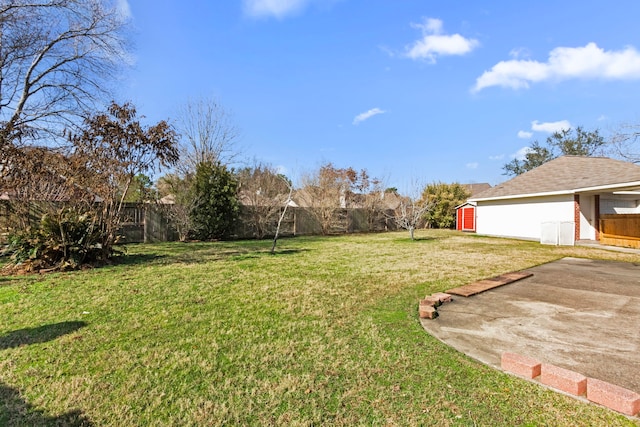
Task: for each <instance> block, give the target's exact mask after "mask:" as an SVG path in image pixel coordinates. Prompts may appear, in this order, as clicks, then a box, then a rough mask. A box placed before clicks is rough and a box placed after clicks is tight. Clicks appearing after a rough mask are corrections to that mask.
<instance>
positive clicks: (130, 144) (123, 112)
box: [70, 103, 178, 254]
mask: <svg viewBox="0 0 640 427" xmlns="http://www.w3.org/2000/svg"><path fill="white" fill-rule="evenodd" d="M70 140H71V143H72V145H73V152H72V154H71V158H72V159H73V161H74V162H75V163H76V164H77V165H78V170H79V171H82V172H83V174H82V175H81V176H79V178H80V180H81V181H79V182H77V185H82V186H86V187H87V188H90V189H91V191H92V192H93V193H94V194H95V195H96V196H97V198H99V199H100V201H101V203H100V204H99V205H98V206H100V207H101V212H100V218H101V221H102V227H103V238H102V248H103V250H104V251H105V254H109V253H110V251H111V249H112V247H113V245H114V244H115V243H117V241H118V239H119V235H118V232H119V229H120V224H121V222H122V207H123V204H124V202H125V199H126V196H127V193H128V192H129V188H130V187H131V184H132V183H133V182H134V180H135V177H136V175H139V174H144V173H146V172H149V171H151V172H153V171H156V170H158V169H159V168H160V167H161V166H165V167H167V166H171V165H173V164H175V162H176V161H177V160H178V149H177V136H176V133H175V131H174V130H173V128H172V127H171V126H170V125H169V124H168V123H167V122H165V121H160V122H158V123H157V124H155V125H153V126H148V127H146V126H143V125H142V124H141V123H140V119H139V117H138V115H137V111H136V108H135V107H134V106H133V105H132V104H129V103H126V104H123V105H118V104H116V103H112V104H111V105H110V107H109V109H108V110H107V112H105V113H100V114H97V115H95V116H93V117H90V118H88V119H87V120H86V121H85V127H84V129H83V130H82V132H81V133H80V134H79V135H73V136H72V137H71V138H70Z"/></svg>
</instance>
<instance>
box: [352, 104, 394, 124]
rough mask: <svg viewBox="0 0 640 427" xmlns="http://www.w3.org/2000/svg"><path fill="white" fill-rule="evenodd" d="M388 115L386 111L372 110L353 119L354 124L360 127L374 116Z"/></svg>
mask: <svg viewBox="0 0 640 427" xmlns="http://www.w3.org/2000/svg"><path fill="white" fill-rule="evenodd" d="M384 113H386V111H384V110H381V109H379V108H372V109H371V110H369V111H365V112H364V113H360V114H358V115H357V116H356V117H355V118H354V119H353V124H354V125H358V124H360V123H362V122H364V121H365V120H369V119H370V118H371V117H373V116H377V115H378V114H384Z"/></svg>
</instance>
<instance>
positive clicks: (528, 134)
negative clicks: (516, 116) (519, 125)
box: [518, 130, 533, 139]
mask: <svg viewBox="0 0 640 427" xmlns="http://www.w3.org/2000/svg"><path fill="white" fill-rule="evenodd" d="M532 136H533V132H526V131H524V130H521V131H518V138H522V139H529V138H531V137H532Z"/></svg>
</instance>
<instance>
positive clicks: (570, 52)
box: [472, 43, 640, 92]
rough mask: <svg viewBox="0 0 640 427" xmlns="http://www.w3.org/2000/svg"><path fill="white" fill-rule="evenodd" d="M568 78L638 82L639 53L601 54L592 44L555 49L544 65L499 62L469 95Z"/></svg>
mask: <svg viewBox="0 0 640 427" xmlns="http://www.w3.org/2000/svg"><path fill="white" fill-rule="evenodd" d="M568 79H605V80H623V79H640V53H639V52H638V51H637V50H636V49H635V48H633V47H632V46H628V47H626V48H624V49H623V50H618V51H605V50H604V49H601V48H599V47H598V46H597V45H596V44H595V43H589V44H587V45H586V46H584V47H557V48H555V49H553V50H552V51H551V52H550V53H549V59H548V60H547V62H538V61H532V60H519V59H512V60H509V61H501V62H498V63H497V64H496V65H494V66H493V67H492V68H491V70H489V71H485V72H484V73H483V74H482V75H481V76H480V77H478V78H477V79H476V84H475V86H474V87H473V90H472V91H473V92H478V91H480V90H482V89H484V88H487V87H491V86H502V87H507V88H511V89H522V88H524V89H526V88H528V87H529V84H530V83H537V82H541V81H545V80H568Z"/></svg>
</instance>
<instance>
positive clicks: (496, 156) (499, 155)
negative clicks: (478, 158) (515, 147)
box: [489, 154, 504, 160]
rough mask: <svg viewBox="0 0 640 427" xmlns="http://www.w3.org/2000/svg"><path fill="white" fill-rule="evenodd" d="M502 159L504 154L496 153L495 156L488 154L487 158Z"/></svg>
mask: <svg viewBox="0 0 640 427" xmlns="http://www.w3.org/2000/svg"><path fill="white" fill-rule="evenodd" d="M502 159H504V154H498V155H495V156H489V160H502Z"/></svg>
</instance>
